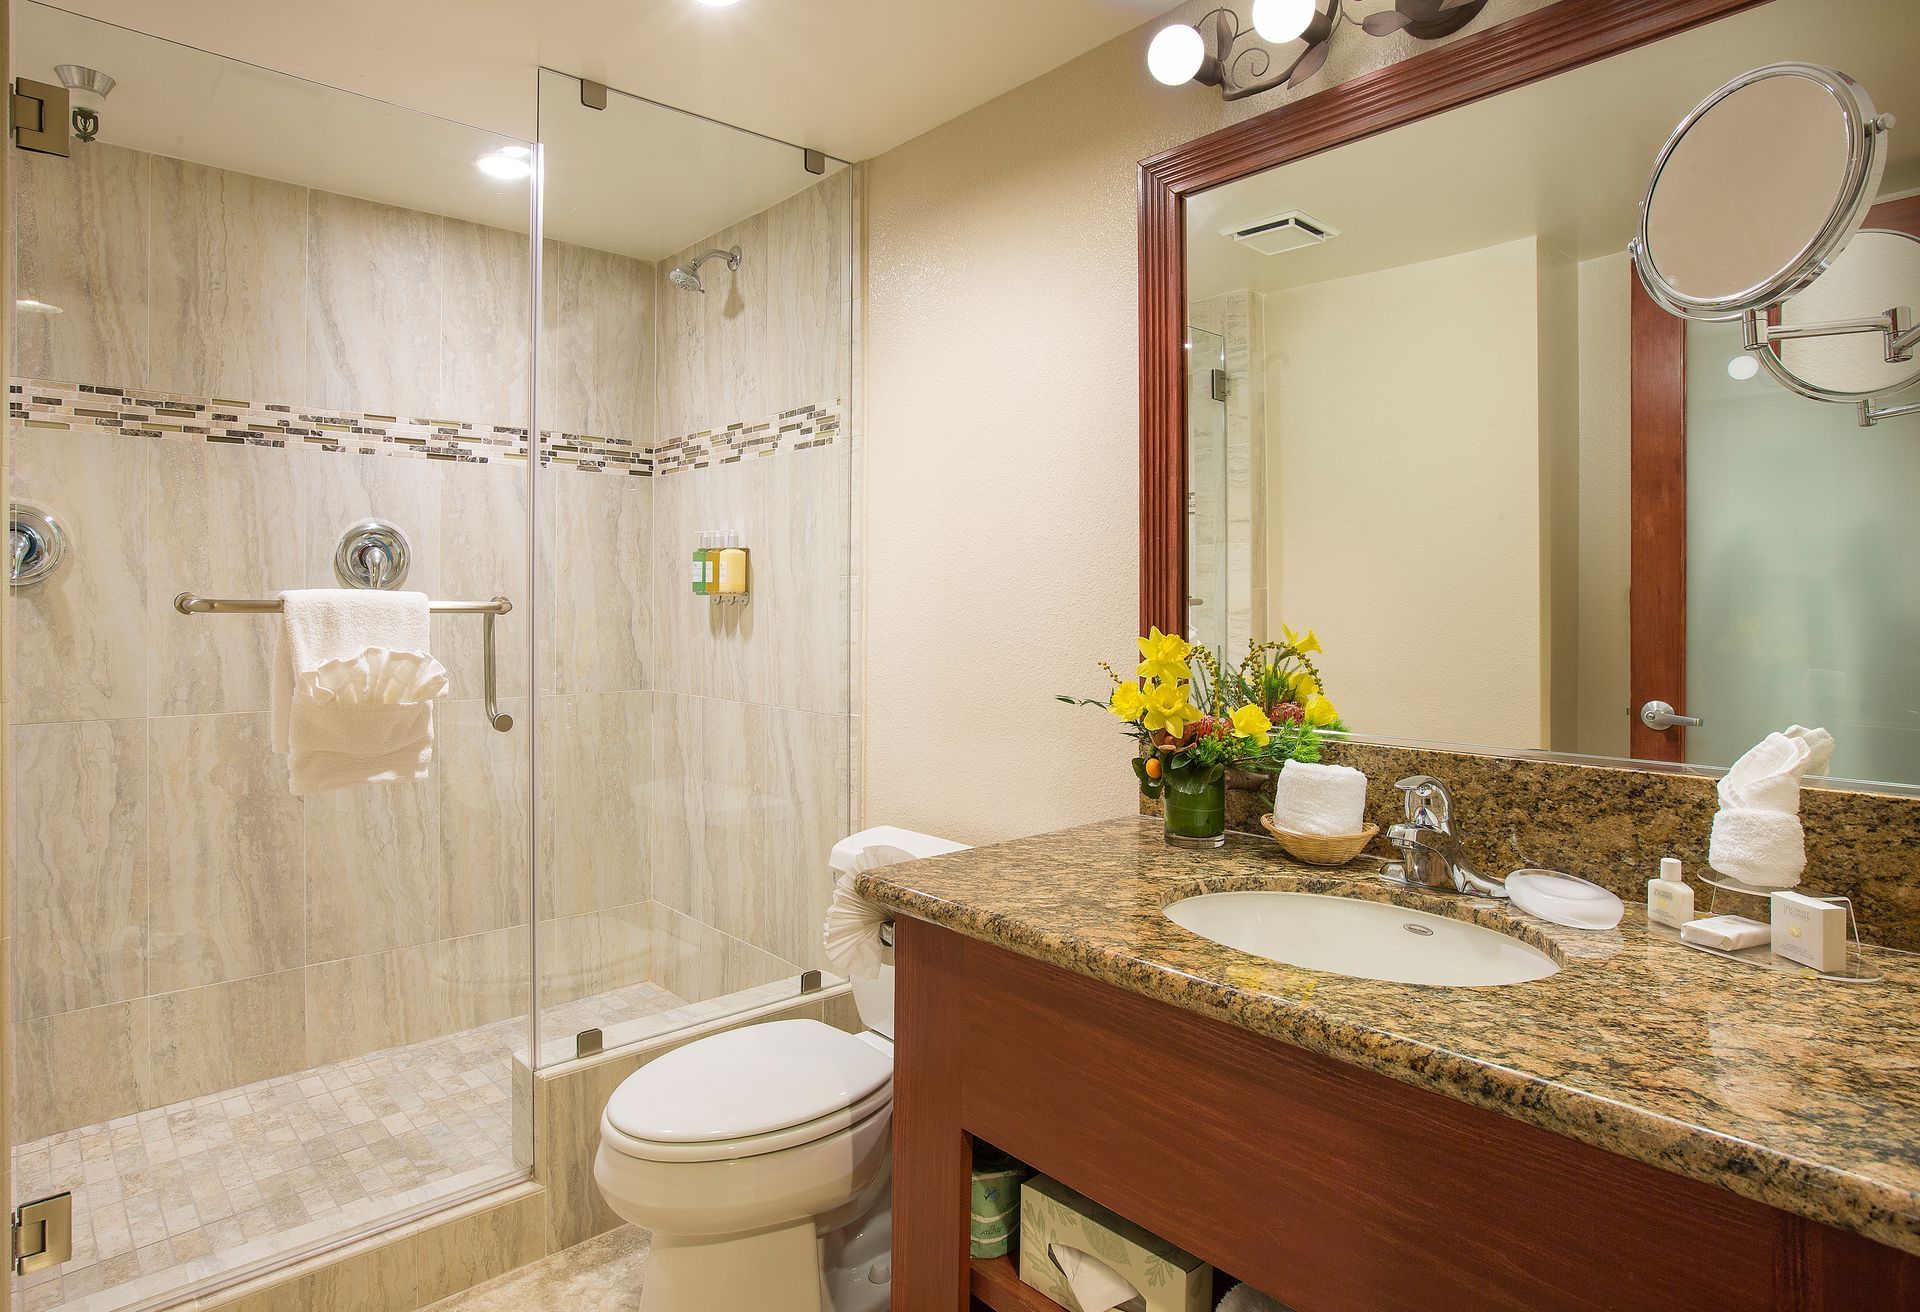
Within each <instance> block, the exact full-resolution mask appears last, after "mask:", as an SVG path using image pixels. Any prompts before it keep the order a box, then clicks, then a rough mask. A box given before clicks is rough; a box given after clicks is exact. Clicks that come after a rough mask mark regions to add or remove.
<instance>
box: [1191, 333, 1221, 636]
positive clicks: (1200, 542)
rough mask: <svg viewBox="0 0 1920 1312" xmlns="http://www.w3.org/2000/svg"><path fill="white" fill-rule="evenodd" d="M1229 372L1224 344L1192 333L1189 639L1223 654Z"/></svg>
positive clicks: (1215, 335) (1214, 337)
mask: <svg viewBox="0 0 1920 1312" xmlns="http://www.w3.org/2000/svg"><path fill="white" fill-rule="evenodd" d="M1226 370H1227V343H1226V339H1225V338H1223V337H1222V336H1221V335H1220V334H1219V333H1214V332H1208V331H1207V330H1206V329H1204V328H1192V327H1190V328H1188V329H1187V580H1188V582H1187V588H1188V595H1187V638H1188V640H1189V641H1191V642H1193V643H1194V644H1195V645H1197V646H1201V647H1206V648H1208V649H1209V650H1212V651H1215V652H1220V653H1224V652H1225V651H1226V648H1227V642H1228V637H1229V635H1228V633H1227V614H1228V610H1227V588H1228V584H1229V582H1230V580H1229V579H1228V577H1227V571H1228V568H1229V566H1228V550H1227V547H1228V541H1227V403H1226V400H1225V393H1224V385H1225V380H1226V376H1227V373H1226ZM1223 659H1224V656H1223Z"/></svg>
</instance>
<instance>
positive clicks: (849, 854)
mask: <svg viewBox="0 0 1920 1312" xmlns="http://www.w3.org/2000/svg"><path fill="white" fill-rule="evenodd" d="M966 850H967V845H966V844H965V843H956V842H953V841H952V840H950V839H946V838H935V837H934V836H933V835H932V834H920V833H915V832H914V831H913V830H911V829H896V828H894V827H893V826H892V825H877V826H875V827H874V828H872V829H862V830H861V831H860V832H859V833H857V834H853V835H850V836H848V837H846V838H843V839H841V840H840V841H839V842H837V843H835V844H834V845H833V854H832V855H831V856H829V857H828V858H827V866H828V868H829V869H830V870H831V871H832V872H833V877H834V878H835V879H836V880H837V879H839V878H840V876H842V875H850V874H853V873H855V872H856V871H861V870H872V869H874V868H875V867H877V866H890V865H894V864H896V863H898V862H901V861H918V860H919V859H920V858H921V857H927V856H940V855H942V854H943V853H946V852H964V851H966ZM852 983H853V1004H854V1006H856V1007H858V1008H859V1009H860V1023H861V1024H862V1025H865V1026H866V1027H867V1028H868V1029H870V1030H873V1031H875V1032H876V1033H879V1034H884V1035H886V1036H887V1037H888V1038H889V1039H890V1038H892V1037H893V967H892V966H882V967H881V968H880V977H879V978H878V979H856V980H854V981H852Z"/></svg>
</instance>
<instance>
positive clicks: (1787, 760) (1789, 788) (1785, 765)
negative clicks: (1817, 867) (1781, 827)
mask: <svg viewBox="0 0 1920 1312" xmlns="http://www.w3.org/2000/svg"><path fill="white" fill-rule="evenodd" d="M1812 757H1813V748H1812V745H1811V744H1810V743H1809V742H1808V741H1807V740H1806V739H1805V738H1789V737H1788V736H1787V735H1786V734H1784V733H1770V734H1768V735H1767V736H1766V737H1765V738H1762V739H1761V740H1760V741H1759V742H1757V743H1755V744H1754V745H1753V746H1752V747H1750V748H1748V749H1747V752H1746V755H1744V756H1742V757H1741V758H1740V759H1739V760H1737V761H1735V762H1734V763H1733V767H1732V768H1731V769H1729V770H1728V771H1727V773H1726V775H1725V776H1724V777H1722V779H1721V780H1720V783H1719V785H1718V792H1719V794H1720V805H1721V806H1722V807H1724V808H1726V809H1727V810H1742V809H1746V810H1755V811H1783V812H1785V813H1786V814H1788V815H1798V814H1799V812H1800V776H1801V775H1802V774H1804V773H1805V772H1806V768H1807V762H1808V761H1810V760H1811V759H1812Z"/></svg>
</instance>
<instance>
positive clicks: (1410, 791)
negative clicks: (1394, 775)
mask: <svg viewBox="0 0 1920 1312" xmlns="http://www.w3.org/2000/svg"><path fill="white" fill-rule="evenodd" d="M1394 787H1395V788H1398V789H1399V790H1400V791H1401V793H1402V794H1404V798H1403V800H1404V801H1405V803H1406V808H1407V819H1408V820H1409V821H1411V822H1412V823H1413V824H1416V825H1425V826H1427V827H1428V828H1430V829H1439V830H1442V831H1446V830H1447V829H1448V827H1449V826H1450V825H1451V824H1452V821H1453V797H1452V795H1451V794H1449V793H1448V792H1447V786H1446V785H1445V784H1443V783H1441V782H1440V781H1439V780H1438V779H1435V778H1434V777H1433V776H1432V775H1430V774H1416V775H1410V776H1408V777H1407V778H1405V779H1402V780H1401V781H1400V782H1399V783H1397V784H1395V785H1394Z"/></svg>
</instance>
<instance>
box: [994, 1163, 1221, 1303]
mask: <svg viewBox="0 0 1920 1312" xmlns="http://www.w3.org/2000/svg"><path fill="white" fill-rule="evenodd" d="M1055 1244H1058V1245H1061V1246H1063V1247H1066V1248H1075V1249H1078V1250H1080V1251H1081V1252H1083V1253H1087V1254H1090V1255H1091V1256H1093V1257H1096V1258H1098V1259H1099V1260H1100V1261H1101V1262H1103V1263H1105V1264H1106V1266H1107V1267H1109V1268H1110V1269H1111V1270H1112V1271H1113V1272H1114V1273H1115V1274H1116V1275H1118V1276H1120V1277H1121V1278H1122V1279H1124V1280H1126V1281H1127V1282H1128V1283H1129V1284H1131V1285H1132V1286H1133V1288H1134V1290H1135V1291H1136V1292H1137V1294H1138V1295H1139V1297H1138V1298H1136V1299H1130V1300H1128V1301H1127V1302H1125V1303H1122V1304H1121V1305H1120V1306H1121V1307H1123V1308H1128V1309H1136V1310H1137V1312H1208V1309H1209V1308H1211V1307H1212V1306H1213V1268H1212V1267H1210V1266H1208V1265H1207V1264H1206V1263H1205V1262H1202V1261H1201V1260H1200V1259H1199V1258H1197V1257H1195V1256H1194V1255H1193V1254H1191V1253H1185V1252H1182V1251H1181V1250H1180V1249H1178V1248H1175V1247H1174V1246H1173V1245H1172V1244H1170V1243H1168V1242H1167V1241H1166V1240H1164V1239H1161V1238H1159V1237H1158V1236H1156V1235H1152V1234H1149V1233H1147V1232H1146V1231H1145V1230H1142V1229H1141V1228H1140V1227H1139V1226H1137V1225H1135V1224H1133V1222H1131V1221H1128V1220H1125V1219H1123V1218H1121V1217H1119V1216H1116V1215H1114V1214H1113V1213H1112V1212H1109V1211H1108V1210H1107V1209H1106V1208H1104V1207H1102V1206H1100V1204H1098V1203H1096V1202H1094V1201H1093V1200H1092V1199H1091V1198H1085V1197H1082V1196H1081V1195H1079V1194H1077V1193H1075V1192H1074V1191H1073V1190H1071V1189H1069V1188H1067V1187H1066V1186H1065V1185H1063V1184H1061V1183H1060V1182H1059V1181H1058V1180H1052V1179H1048V1178H1047V1177H1046V1176H1043V1175H1041V1176H1035V1177H1034V1178H1033V1179H1031V1180H1028V1181H1027V1182H1026V1183H1025V1184H1023V1185H1021V1186H1020V1279H1021V1281H1022V1282H1023V1283H1025V1284H1028V1285H1031V1286H1032V1287H1033V1288H1035V1289H1037V1290H1039V1291H1040V1292H1041V1293H1043V1294H1045V1295H1046V1296H1047V1297H1048V1298H1050V1299H1052V1300H1053V1301H1054V1302H1056V1303H1058V1304H1060V1306H1062V1307H1065V1308H1071V1309H1074V1312H1080V1304H1079V1303H1078V1302H1077V1301H1076V1300H1075V1299H1074V1296H1073V1291H1072V1289H1070V1288H1069V1287H1068V1285H1067V1280H1066V1276H1065V1275H1064V1274H1063V1273H1062V1272H1061V1270H1060V1268H1059V1266H1058V1265H1056V1263H1055V1262H1054V1260H1053V1258H1052V1257H1051V1256H1050V1254H1049V1249H1050V1248H1051V1247H1052V1246H1053V1245H1055Z"/></svg>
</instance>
